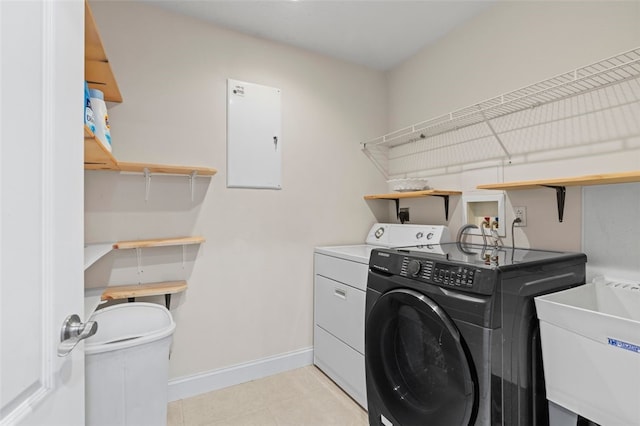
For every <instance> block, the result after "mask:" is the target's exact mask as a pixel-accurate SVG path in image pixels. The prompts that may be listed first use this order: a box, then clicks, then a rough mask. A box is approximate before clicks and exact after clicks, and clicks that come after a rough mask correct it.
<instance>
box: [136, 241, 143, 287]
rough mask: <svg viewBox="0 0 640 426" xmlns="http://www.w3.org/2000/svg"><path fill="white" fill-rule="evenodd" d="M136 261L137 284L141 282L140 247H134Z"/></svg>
mask: <svg viewBox="0 0 640 426" xmlns="http://www.w3.org/2000/svg"><path fill="white" fill-rule="evenodd" d="M136 262H137V264H138V284H141V283H142V249H141V248H140V247H136Z"/></svg>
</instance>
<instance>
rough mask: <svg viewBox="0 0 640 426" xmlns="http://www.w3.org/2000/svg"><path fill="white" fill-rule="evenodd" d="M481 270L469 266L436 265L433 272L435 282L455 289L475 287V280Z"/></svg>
mask: <svg viewBox="0 0 640 426" xmlns="http://www.w3.org/2000/svg"><path fill="white" fill-rule="evenodd" d="M479 273H480V271H479V270H475V269H473V268H470V267H467V266H456V265H446V264H444V263H436V266H435V268H434V270H433V278H432V279H433V282H435V283H437V284H444V285H448V286H453V287H467V288H472V287H473V280H474V277H475V275H476V274H479Z"/></svg>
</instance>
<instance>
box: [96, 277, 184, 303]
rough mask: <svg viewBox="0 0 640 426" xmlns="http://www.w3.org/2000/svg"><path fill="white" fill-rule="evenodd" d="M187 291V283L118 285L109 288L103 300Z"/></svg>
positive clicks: (104, 293)
mask: <svg viewBox="0 0 640 426" xmlns="http://www.w3.org/2000/svg"><path fill="white" fill-rule="evenodd" d="M186 289H187V282H186V281H165V282H160V283H147V284H132V285H118V286H111V287H107V288H106V289H105V290H104V292H103V293H102V297H101V299H102V300H118V299H128V298H130V297H145V296H157V295H162V294H175V293H180V292H181V291H185V290H186Z"/></svg>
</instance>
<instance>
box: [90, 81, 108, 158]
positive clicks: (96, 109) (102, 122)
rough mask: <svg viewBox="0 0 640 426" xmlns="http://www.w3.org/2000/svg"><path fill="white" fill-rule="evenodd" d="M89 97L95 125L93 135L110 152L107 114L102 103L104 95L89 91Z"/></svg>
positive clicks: (93, 90) (96, 90)
mask: <svg viewBox="0 0 640 426" xmlns="http://www.w3.org/2000/svg"><path fill="white" fill-rule="evenodd" d="M89 95H90V97H91V109H92V110H93V116H94V120H95V123H96V130H95V132H94V134H95V135H96V137H97V138H98V140H99V141H100V142H101V143H102V145H104V147H105V148H106V149H107V151H109V152H111V131H110V130H109V114H108V112H107V104H105V103H104V93H102V91H101V90H98V89H89Z"/></svg>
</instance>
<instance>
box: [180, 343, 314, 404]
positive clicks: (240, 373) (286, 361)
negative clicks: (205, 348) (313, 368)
mask: <svg viewBox="0 0 640 426" xmlns="http://www.w3.org/2000/svg"><path fill="white" fill-rule="evenodd" d="M311 364H313V347H311V348H306V349H300V350H298V351H293V352H288V353H284V354H279V355H275V356H271V357H268V358H262V359H258V360H255V361H251V362H247V363H244V364H238V365H234V366H232V367H227V368H221V369H218V370H211V371H205V372H203V373H198V374H194V375H191V376H184V377H178V378H176V379H171V380H169V402H171V401H177V400H179V399H184V398H189V397H192V396H195V395H199V394H201V393H205V392H211V391H214V390H217V389H222V388H226V387H228V386H233V385H238V384H240V383H245V382H249V381H251V380H256V379H261V378H263V377H267V376H271V375H273V374H278V373H282V372H284V371H288V370H294V369H296V368H301V367H305V366H307V365H311Z"/></svg>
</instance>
